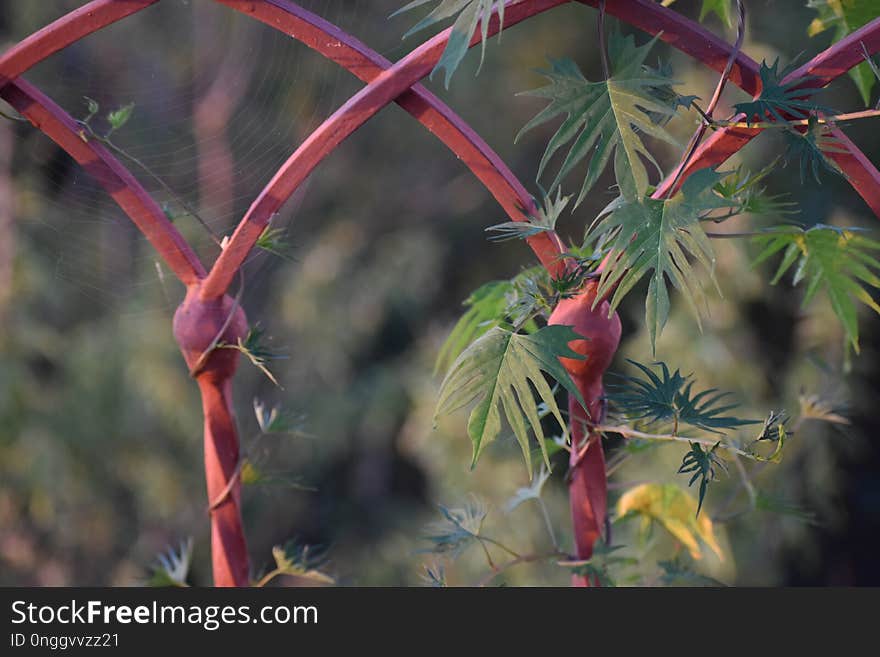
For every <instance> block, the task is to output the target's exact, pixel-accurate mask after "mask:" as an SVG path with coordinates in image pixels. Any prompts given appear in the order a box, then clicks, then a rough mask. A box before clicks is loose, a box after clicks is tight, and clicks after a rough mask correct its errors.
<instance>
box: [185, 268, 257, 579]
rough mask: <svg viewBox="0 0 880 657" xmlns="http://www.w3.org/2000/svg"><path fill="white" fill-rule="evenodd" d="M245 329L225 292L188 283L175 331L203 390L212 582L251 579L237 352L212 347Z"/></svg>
mask: <svg viewBox="0 0 880 657" xmlns="http://www.w3.org/2000/svg"><path fill="white" fill-rule="evenodd" d="M246 333H247V319H246V318H245V316H244V312H243V311H242V310H241V307H240V306H239V305H238V303H237V302H236V301H235V300H233V299H232V298H230V297H229V296H225V297H221V298H220V299H214V300H211V301H204V300H202V298H201V295H200V294H199V285H198V284H196V285H192V286H190V287H189V289H188V290H187V294H186V298H185V299H184V300H183V303H182V304H181V305H180V307H179V308H178V309H177V312H176V313H175V314H174V337H175V339H176V340H177V343H178V344H179V345H180V350H181V352H182V354H183V357H184V360H185V361H186V364H187V365H188V366H189V368H190V371H191V372H195V370H196V368H198V372H197V373H195V374H194V375H195V377H196V380H197V381H198V384H199V390H200V392H201V394H202V410H203V412H204V417H205V478H206V480H207V486H208V504H209V513H210V514H211V558H212V561H213V566H214V569H213V570H214V585H215V586H248V584H249V582H250V580H249V566H248V553H247V544H246V542H245V535H244V528H243V526H242V520H241V482H240V481H239V478H238V472H239V445H238V431H237V429H236V425H235V416H234V414H233V411H232V379H233V377H234V376H235V370H236V368H237V366H238V352H237V351H235V350H233V349H215V348H214V346H215V345H216V344H217V342H218V340H219V341H222V342H223V343H225V344H236V343H237V342H238V340H240V339H241V338H243V337H244V336H245V334H246ZM206 352H207V355H206Z"/></svg>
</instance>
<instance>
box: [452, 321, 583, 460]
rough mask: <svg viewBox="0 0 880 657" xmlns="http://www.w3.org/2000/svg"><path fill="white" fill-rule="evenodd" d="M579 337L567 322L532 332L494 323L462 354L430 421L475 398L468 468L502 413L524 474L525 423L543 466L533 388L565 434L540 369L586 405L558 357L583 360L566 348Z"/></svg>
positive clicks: (494, 433) (492, 436) (494, 431)
mask: <svg viewBox="0 0 880 657" xmlns="http://www.w3.org/2000/svg"><path fill="white" fill-rule="evenodd" d="M582 339H583V337H582V336H580V335H578V334H577V333H575V332H574V330H572V328H571V327H570V326H546V327H544V328H542V329H541V330H539V331H537V332H536V333H534V334H532V335H522V334H519V333H512V332H511V331H507V330H504V329H502V328H499V327H495V328H492V329H491V330H490V331H489V332H488V333H486V334H485V335H483V336H481V337H480V338H478V339H477V340H476V341H475V342H474V343H473V344H472V345H470V347H468V348H467V349H466V350H465V351H464V352H462V353H461V355H460V356H459V357H458V358H457V359H456V361H455V363H453V365H452V367H451V368H450V370H449V373H448V374H447V375H446V378H445V379H444V380H443V384H442V385H441V388H440V399H439V401H438V402H437V410H436V412H435V419H436V417H437V416H438V415H440V414H441V413H451V412H453V411H455V410H457V409H459V408H463V407H465V406H467V405H469V404H471V403H473V402H476V406H475V407H474V408H473V410H472V411H471V414H470V417H469V419H468V435H469V436H470V438H471V441H472V442H473V447H474V449H473V461H472V464H471V467H474V466H475V465H476V463H477V459H478V458H479V456H480V453H481V452H482V450H483V448H484V447H485V446H486V445H487V444H488V443H490V442H491V441H492V440H494V439H495V438H497V437H498V435H499V434H500V433H501V428H502V425H501V412H502V411H503V414H504V416H505V417H506V418H507V422H508V424H509V425H510V427H511V429H513V432H514V434H515V436H516V439H517V442H519V445H520V448H521V449H522V452H523V457H524V458H525V461H526V467H527V469H528V471H529V477H531V475H532V462H531V458H530V450H529V439H528V428H529V427H531V429H532V431H534V433H535V436H536V437H537V439H538V443H539V445H540V446H541V447H542V451H543V453H544V462H545V464H546V465H547V467H548V468H549V467H550V462H549V457H548V455H547V452H546V449H545V436H544V430H543V429H542V428H541V418H540V413H539V409H538V405H537V404H536V403H535V398H534V394H533V392H532V389H533V388H534V390H535V392H537V394H538V397H539V398H540V400H541V401H542V402H543V403H544V404H546V406H547V408H548V409H549V410H550V412H551V414H552V415H553V416H554V417H555V418H556V421H557V422H558V423H559V426H560V427H561V428H562V430H563V431H564V432H565V431H566V422H565V420H564V419H563V417H562V414H561V413H560V411H559V407H558V406H557V405H556V400H555V399H554V396H553V391H552V389H551V388H550V386H549V385H548V384H547V381H546V380H545V379H544V372H546V373H547V374H549V375H550V376H551V377H552V378H553V379H555V380H556V381H557V382H558V383H559V384H561V385H562V386H563V387H564V388H565V389H566V390H567V391H568V392H569V393H571V394H572V395H574V396H575V397H576V398H577V400H578V401H579V402H580V403H581V404H582V405H585V404H584V401H583V397H582V396H581V393H580V391H579V390H578V389H577V386H575V384H574V382H573V381H572V380H571V378H570V377H569V375H568V372H566V371H565V368H564V367H563V366H562V364H561V363H560V362H559V358H561V357H564V358H572V359H579V360H582V357H581V356H580V355H579V354H577V353H576V352H574V351H572V350H571V348H569V346H568V343H569V342H571V341H573V340H582ZM530 384H531V385H530Z"/></svg>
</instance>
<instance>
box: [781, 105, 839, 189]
mask: <svg viewBox="0 0 880 657" xmlns="http://www.w3.org/2000/svg"><path fill="white" fill-rule="evenodd" d="M785 139H786V141H787V143H788V146H787V149H786V152H785V157H784V160H783V165H784V166H788V164H789V162H790V161H792V160H794V161H797V162H799V163H800V172H801V184H802V185H803V184H804V183H805V182H806V180H807V174H810V173H811V174H812V175H813V180H815V181H816V182H817V183H819V184H820V185H821V184H822V180H821V179H820V178H819V171H820V170H822V169H825V170H826V171H830V172H831V173H836V174H839V175H843V173H842V172H841V170H840V167H838V166H837V164H836V163H835V162H834V160H832V159H830V158H829V157H828V154H829V153H845V152H846V148H845V147H844V146H843V145H842V144H841V143H840V142H839V140H837V139H836V138H835V137H834V135H833V134H832V133H831V128H830V127H829V126H827V125H823V124H820V123H819V122H818V121H817V120H816V117H815V116H811V117H810V119H809V124H808V126H807V129H806V131H805V132H803V133H802V132H799V131H797V130H786V131H785Z"/></svg>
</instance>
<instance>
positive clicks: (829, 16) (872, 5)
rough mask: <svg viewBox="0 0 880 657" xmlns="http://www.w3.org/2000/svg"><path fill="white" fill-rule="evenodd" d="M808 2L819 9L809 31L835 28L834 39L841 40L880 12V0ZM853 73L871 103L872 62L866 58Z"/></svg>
mask: <svg viewBox="0 0 880 657" xmlns="http://www.w3.org/2000/svg"><path fill="white" fill-rule="evenodd" d="M807 6H808V7H810V8H812V9H815V10H816V11H817V12H818V16H817V17H816V18H814V19H813V22H812V23H810V26H809V28H808V30H807V33H808V34H809V35H810V36H815V35H817V34H820V33H822V32H825V31H826V30H834V37H833V39H834V41H840V40H841V39H842V38H843V37H845V36H847V35H848V34H850V33H852V32H855V31H856V30H857V29H859V28H860V27H863V26H865V25H867V24H868V23H869V22H871V21H872V20H874V19H875V18H877V17H878V16H880V0H810V1H809V2H807ZM849 76H850V78H851V79H852V80H853V82H855V83H856V87H857V88H858V90H859V94H860V95H861V97H862V100H863V101H864V103H865V107H867V106H868V105H870V104H871V91H872V89H873V88H874V84H875V82H876V78H875V76H874V74H873V72H872V71H871V66H870V64H869V63H868V62H864V63H862V64H859V65H858V66H855V67H853V68H851V69H850V70H849Z"/></svg>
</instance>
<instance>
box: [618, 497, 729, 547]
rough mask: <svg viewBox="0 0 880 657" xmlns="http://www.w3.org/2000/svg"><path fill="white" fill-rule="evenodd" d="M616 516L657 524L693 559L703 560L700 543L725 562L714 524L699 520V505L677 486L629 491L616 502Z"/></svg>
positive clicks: (704, 519) (707, 520) (705, 518)
mask: <svg viewBox="0 0 880 657" xmlns="http://www.w3.org/2000/svg"><path fill="white" fill-rule="evenodd" d="M617 514H618V516H620V517H624V516H626V515H628V514H633V515H638V516H642V517H645V518H648V519H649V520H651V521H654V522H657V523H658V524H659V525H660V526H661V527H663V528H664V529H665V530H666V531H668V532H669V533H670V534H672V535H673V536H674V537H675V538H676V539H677V540H678V541H679V542H680V543H682V545H684V546H685V547H686V548H687V549H688V552H690V555H691V557H693V558H694V559H701V558H702V557H703V551H702V549H701V547H700V543H699V542H698V540H697V539H700V541H702V542H703V543H704V544H706V545H707V546H709V548H710V549H711V550H712V551H713V552H714V553H715V554H716V555H717V556H718V558H719V559H722V560H723V559H724V554H723V552H722V551H721V546H720V545H719V544H718V540H717V538H716V537H715V530H714V527H713V525H712V521H711V520H710V519H709V518H708V517H707V516H705V515H704V516H702V517H698V516H697V501H696V500H694V498H693V497H691V496H690V495H688V494H687V493H686V492H685V491H684V490H682V489H681V488H679V487H678V486H675V485H674V484H642V485H641V486H636V487H635V488H631V489H630V490H628V491H626V492H625V493H624V494H623V495H622V496H621V498H620V500H619V501H618V502H617Z"/></svg>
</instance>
